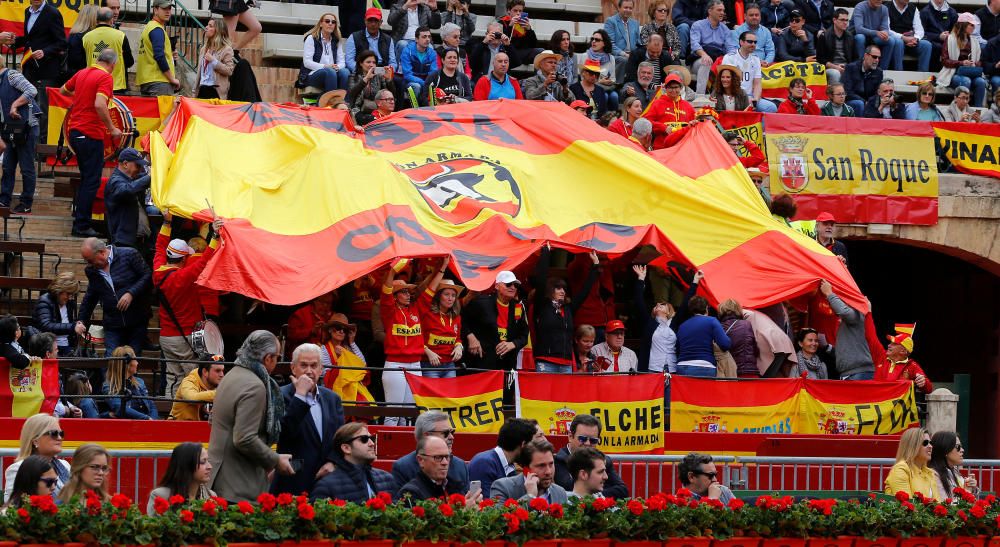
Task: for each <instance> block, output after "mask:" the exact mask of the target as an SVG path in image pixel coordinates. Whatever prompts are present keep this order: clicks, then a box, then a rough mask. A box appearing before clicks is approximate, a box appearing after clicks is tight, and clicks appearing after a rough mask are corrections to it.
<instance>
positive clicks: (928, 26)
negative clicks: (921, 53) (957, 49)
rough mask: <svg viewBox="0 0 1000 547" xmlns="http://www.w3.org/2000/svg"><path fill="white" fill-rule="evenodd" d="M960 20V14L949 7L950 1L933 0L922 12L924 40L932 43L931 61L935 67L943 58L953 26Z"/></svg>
mask: <svg viewBox="0 0 1000 547" xmlns="http://www.w3.org/2000/svg"><path fill="white" fill-rule="evenodd" d="M956 20H958V12H956V11H955V10H954V8H952V7H951V6H949V5H948V0H931V1H930V2H928V3H927V5H926V6H924V7H923V9H921V10H920V22H921V23H922V24H923V27H924V38H926V39H927V41H928V42H930V43H931V48H932V49H931V60H932V61H933V62H934V65H937V64H938V60H939V59H940V58H941V50H942V49H944V46H945V42H946V41H947V39H948V35H949V34H951V26H952V25H954V24H955V21H956Z"/></svg>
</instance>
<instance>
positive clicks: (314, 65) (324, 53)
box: [297, 13, 351, 92]
mask: <svg viewBox="0 0 1000 547" xmlns="http://www.w3.org/2000/svg"><path fill="white" fill-rule="evenodd" d="M350 75H351V74H350V72H348V70H347V61H346V59H345V58H344V43H343V40H341V35H340V28H338V26H337V16H336V15H334V14H332V13H324V14H323V15H322V16H321V17H320V18H319V21H316V24H315V25H313V28H312V29H310V30H309V32H307V33H306V34H305V41H304V42H303V44H302V68H301V69H300V70H299V79H298V85H297V87H305V86H311V87H319V88H321V89H323V91H324V92H327V91H333V90H334V89H347V79H348V77H349V76H350Z"/></svg>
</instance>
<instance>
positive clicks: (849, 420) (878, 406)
mask: <svg viewBox="0 0 1000 547" xmlns="http://www.w3.org/2000/svg"><path fill="white" fill-rule="evenodd" d="M748 382H753V389H748V388H747V383H748ZM670 398H671V406H670V430H671V431H675V432H686V431H695V432H703V433H779V434H790V433H801V434H807V433H808V434H829V435H889V434H893V433H899V432H900V431H903V430H904V429H906V428H908V427H910V426H912V425H914V424H916V423H917V405H916V400H915V399H914V396H913V386H912V384H911V383H910V382H874V381H868V382H831V381H822V380H803V379H801V378H795V379H771V380H746V381H739V380H735V381H716V380H713V379H711V378H688V377H683V376H674V377H673V378H672V379H671V389H670ZM720 401H725V402H727V403H725V404H723V403H720Z"/></svg>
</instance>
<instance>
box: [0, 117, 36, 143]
mask: <svg viewBox="0 0 1000 547" xmlns="http://www.w3.org/2000/svg"><path fill="white" fill-rule="evenodd" d="M28 131H29V126H28V120H26V119H24V118H21V119H19V120H18V119H14V118H11V117H10V116H7V117H6V118H5V119H4V122H3V126H2V128H0V133H2V136H3V140H5V141H7V142H11V143H14V144H25V143H26V142H28Z"/></svg>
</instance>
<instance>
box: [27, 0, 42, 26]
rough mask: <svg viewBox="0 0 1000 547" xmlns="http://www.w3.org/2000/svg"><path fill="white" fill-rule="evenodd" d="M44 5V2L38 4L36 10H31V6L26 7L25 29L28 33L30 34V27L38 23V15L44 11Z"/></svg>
mask: <svg viewBox="0 0 1000 547" xmlns="http://www.w3.org/2000/svg"><path fill="white" fill-rule="evenodd" d="M45 4H46V2H42V3H41V4H39V5H38V9H32V7H31V6H28V25H27V26H26V27H25V28H27V29H28V32H31V29H32V27H34V26H35V21H38V15H39V14H41V13H42V10H43V9H45Z"/></svg>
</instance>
